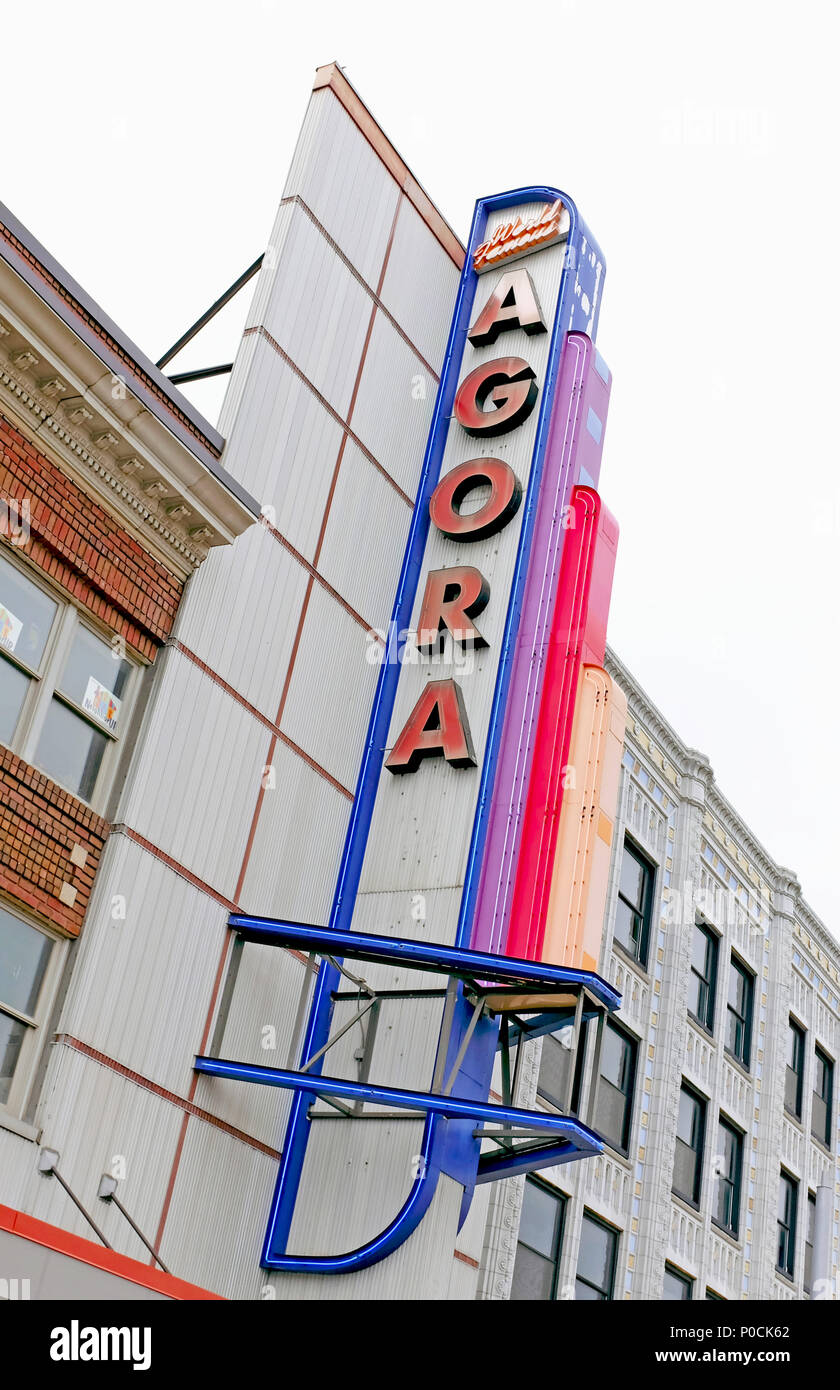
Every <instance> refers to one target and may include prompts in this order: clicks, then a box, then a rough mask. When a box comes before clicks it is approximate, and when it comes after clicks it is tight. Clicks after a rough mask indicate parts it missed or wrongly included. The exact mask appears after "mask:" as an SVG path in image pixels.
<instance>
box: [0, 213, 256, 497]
mask: <svg viewBox="0 0 840 1390" xmlns="http://www.w3.org/2000/svg"><path fill="white" fill-rule="evenodd" d="M0 258H2V259H3V260H4V261H5V262H6V264H7V265H8V266H9V267H10V268H11V269H12V270H13V271H14V272H15V273H16V274H17V275H18V276H19V277H20V278H21V279H22V280H23V281H24V282H25V283H26V284H27V285H28V286H29V288H30V289H31V290H32V291H33V292H34V293H35V294H37V295H38V297H39V298H40V299H41V300H42V301H43V302H44V303H45V304H46V305H47V306H48V307H49V308H50V309H51V310H52V311H53V312H54V313H55V314H56V315H57V316H58V318H59V319H61V321H62V322H63V323H64V324H65V325H66V327H68V328H69V329H70V330H71V331H72V332H73V333H75V335H76V336H77V337H78V338H79V339H80V340H81V341H82V342H83V343H84V344H85V346H86V347H87V348H88V349H89V351H91V352H93V353H94V354H95V356H96V357H98V358H99V360H100V361H101V362H102V363H103V365H104V366H105V367H106V368H107V369H108V370H109V371H111V372H112V373H113V374H114V376H118V377H122V378H123V379H124V380H125V381H126V385H127V386H128V387H129V389H130V390H131V392H132V395H134V396H136V398H137V399H138V400H140V401H141V402H142V404H143V405H144V406H145V408H146V409H147V410H148V411H149V413H150V414H151V415H153V416H154V417H155V418H156V419H157V420H158V421H159V422H160V423H161V424H162V425H164V426H165V427H166V428H167V429H168V430H169V431H170V432H171V433H172V434H173V435H174V436H175V438H176V439H178V441H179V443H181V444H182V445H183V446H184V447H185V448H187V449H189V450H190V452H191V453H192V454H193V455H194V456H195V457H196V458H197V459H198V460H199V462H200V463H202V464H203V465H204V467H205V468H207V470H208V471H209V472H210V473H212V474H213V476H214V477H215V478H216V479H217V480H218V481H219V482H220V483H222V484H223V485H224V486H225V487H226V488H227V489H228V490H229V491H230V492H231V493H232V494H233V495H234V496H235V497H236V498H237V500H238V501H239V502H240V503H241V504H242V505H243V506H245V507H246V508H247V509H248V511H250V512H252V513H253V515H255V516H257V515H259V505H258V504H257V503H256V501H255V500H254V498H253V497H251V496H250V494H249V493H248V492H247V491H246V489H245V488H243V487H242V486H241V484H240V483H238V482H237V480H236V479H235V478H234V477H232V476H231V474H229V473H228V472H227V470H226V469H224V468H223V467H222V466H221V464H220V462H219V458H220V455H221V452H222V449H223V448H224V443H225V440H224V437H223V435H221V434H219V432H218V430H217V429H215V428H214V426H213V425H211V424H210V423H209V421H207V420H205V418H204V416H203V415H202V414H201V413H200V412H199V411H198V410H196V408H195V407H194V406H193V405H192V404H191V402H190V401H188V400H187V399H186V397H185V396H182V394H181V392H180V391H178V390H177V389H176V388H175V387H174V386H173V385H172V383H171V381H169V380H168V378H167V377H165V376H164V375H163V373H162V372H161V371H160V370H159V368H157V367H156V366H155V364H154V363H153V362H152V361H151V360H150V359H149V358H148V357H147V356H146V354H145V353H143V352H141V351H140V349H139V348H138V347H137V346H136V344H135V343H133V342H132V341H131V339H130V338H129V337H128V336H127V334H125V333H124V332H123V331H122V329H121V328H119V327H118V325H117V324H116V323H114V321H113V319H112V318H110V317H109V316H108V314H106V313H105V311H104V309H102V308H100V306H99V305H98V304H97V303H96V302H95V300H93V299H92V298H91V297H90V295H89V294H87V293H86V291H85V290H83V289H82V287H81V285H79V284H78V283H77V281H76V280H74V279H73V277H72V275H70V274H69V273H68V272H67V271H66V270H65V269H64V267H63V266H62V265H60V264H59V262H58V261H56V259H55V258H54V257H53V256H51V255H50V253H49V252H48V251H47V250H46V248H45V247H43V246H42V245H41V243H40V242H39V241H38V240H37V239H36V238H35V237H34V236H33V235H32V233H31V232H30V231H29V230H28V228H26V227H24V225H23V223H22V222H20V221H19V219H18V218H17V217H15V215H14V213H13V212H11V211H10V209H9V208H7V207H5V205H4V204H2V203H0Z"/></svg>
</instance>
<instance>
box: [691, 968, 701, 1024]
mask: <svg viewBox="0 0 840 1390" xmlns="http://www.w3.org/2000/svg"><path fill="white" fill-rule="evenodd" d="M703 989H704V985H703V981H702V980H701V979H699V978H698V977H697V975H695V974H694V972H693V971H692V973H691V974H690V975H689V977H688V1012H689V1013H690V1014H693V1015H694V1017H695V1018H700V1016H701V1013H702V1010H703Z"/></svg>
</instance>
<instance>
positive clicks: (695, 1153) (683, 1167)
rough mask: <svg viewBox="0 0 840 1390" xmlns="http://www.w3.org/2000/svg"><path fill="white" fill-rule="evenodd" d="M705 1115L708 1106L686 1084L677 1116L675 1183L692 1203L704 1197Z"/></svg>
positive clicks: (676, 1189) (674, 1186)
mask: <svg viewBox="0 0 840 1390" xmlns="http://www.w3.org/2000/svg"><path fill="white" fill-rule="evenodd" d="M703 1117H704V1107H703V1105H702V1103H701V1101H700V1099H699V1098H698V1097H697V1096H695V1095H693V1094H692V1092H691V1091H687V1090H686V1089H685V1087H683V1089H682V1090H681V1092H680V1108H679V1113H678V1116H677V1142H676V1146H675V1150H674V1177H673V1184H672V1185H673V1189H674V1191H675V1192H676V1193H678V1194H679V1196H681V1197H685V1198H686V1199H687V1200H688V1201H689V1202H697V1201H699V1200H700V1181H701V1176H702V1165H701V1156H702V1148H703Z"/></svg>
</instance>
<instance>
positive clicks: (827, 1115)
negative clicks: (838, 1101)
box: [811, 1048, 834, 1144]
mask: <svg viewBox="0 0 840 1390" xmlns="http://www.w3.org/2000/svg"><path fill="white" fill-rule="evenodd" d="M833 1090H834V1066H833V1063H832V1062H831V1061H829V1059H828V1057H826V1055H825V1053H824V1052H820V1049H819V1048H817V1049H816V1050H815V1053H814V1095H813V1099H812V1102H811V1133H812V1134H813V1135H814V1136H815V1138H817V1139H819V1140H820V1142H821V1143H823V1144H830V1143H831V1109H832V1104H833V1099H834V1097H833Z"/></svg>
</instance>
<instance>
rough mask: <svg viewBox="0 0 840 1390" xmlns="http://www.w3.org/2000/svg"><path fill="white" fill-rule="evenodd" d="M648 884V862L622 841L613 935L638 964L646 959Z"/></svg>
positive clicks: (651, 878) (648, 907) (651, 874)
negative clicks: (622, 848) (622, 847)
mask: <svg viewBox="0 0 840 1390" xmlns="http://www.w3.org/2000/svg"><path fill="white" fill-rule="evenodd" d="M652 885H653V870H652V869H651V867H650V865H649V864H648V863H647V862H646V860H644V859H643V857H642V856H641V855H640V854H636V853H635V851H634V850H632V849H631V848H630V846H629V844H626V843H625V845H624V852H623V855H622V859H621V874H620V877H619V885H618V908H617V913H616V924H615V939H616V941H618V942H620V943H621V945H622V946H623V947H624V949H625V951H628V952H629V953H630V955H631V956H633V957H635V959H636V960H639V961H640V962H641V964H642V965H645V964H646V961H647V949H648V947H647V937H648V929H649V925H650V907H651V896H652V893H651V889H652Z"/></svg>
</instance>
